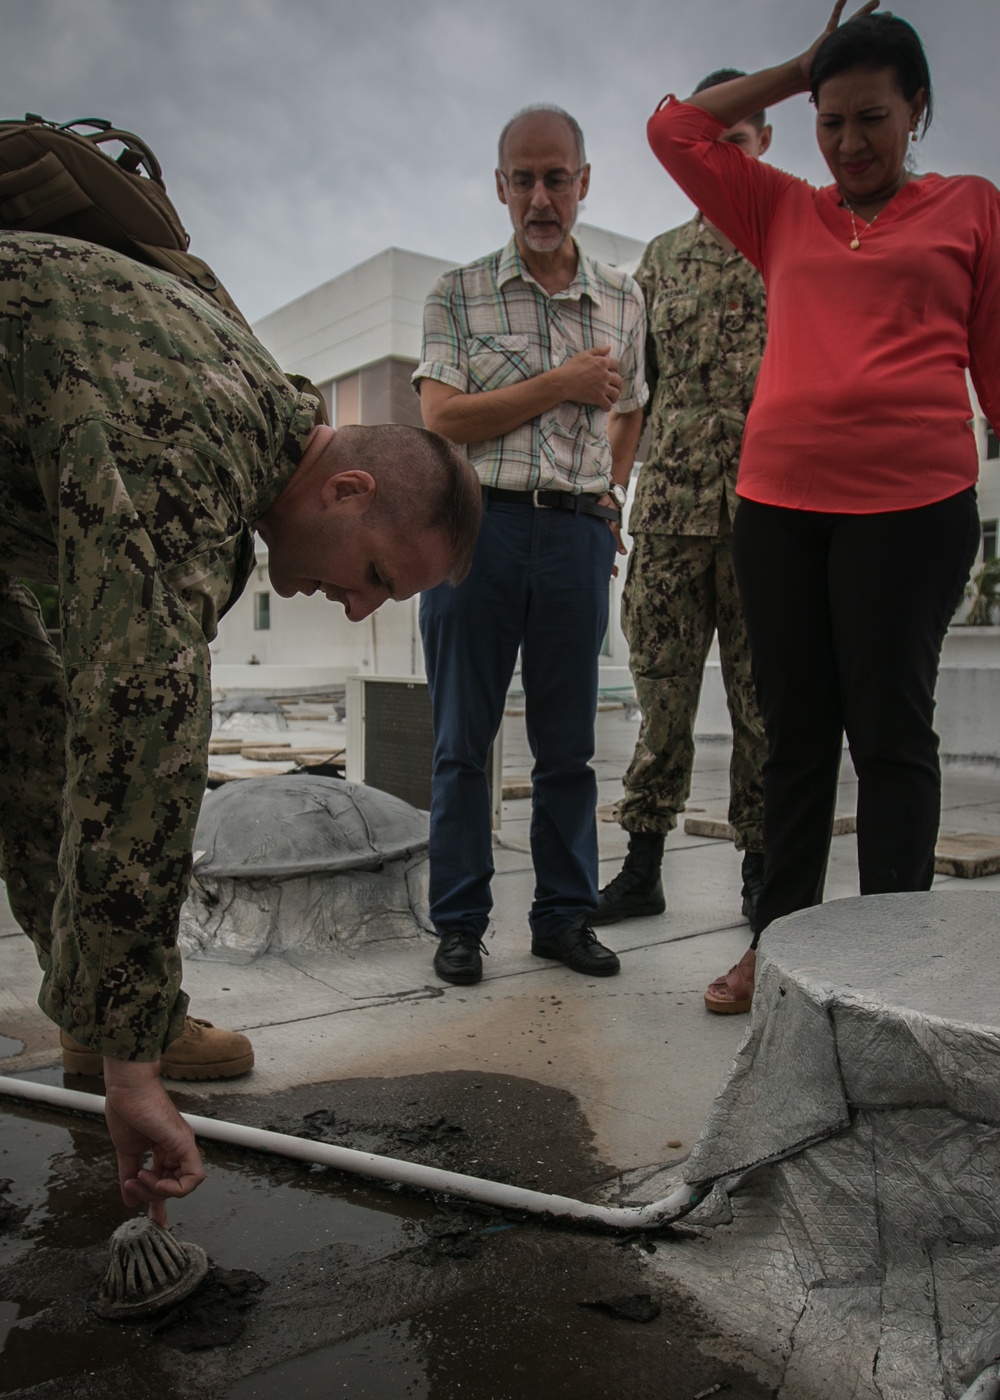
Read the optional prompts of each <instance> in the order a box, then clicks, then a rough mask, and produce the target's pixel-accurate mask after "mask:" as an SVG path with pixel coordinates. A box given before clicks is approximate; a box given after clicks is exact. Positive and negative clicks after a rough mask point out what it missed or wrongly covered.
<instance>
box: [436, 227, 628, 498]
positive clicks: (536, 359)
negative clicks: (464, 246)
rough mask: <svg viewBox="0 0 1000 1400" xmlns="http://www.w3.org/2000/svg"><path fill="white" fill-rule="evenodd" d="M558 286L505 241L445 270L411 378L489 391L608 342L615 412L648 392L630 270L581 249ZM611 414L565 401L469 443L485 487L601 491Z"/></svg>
mask: <svg viewBox="0 0 1000 1400" xmlns="http://www.w3.org/2000/svg"><path fill="white" fill-rule="evenodd" d="M577 254H578V264H577V272H576V276H575V277H574V279H573V281H572V282H571V283H570V285H569V286H568V287H567V288H566V289H565V291H562V292H556V293H554V294H553V295H551V296H550V295H549V294H548V293H547V292H545V290H544V289H543V288H542V287H541V286H540V285H539V284H538V283H537V282H536V281H535V279H534V278H533V277H532V276H531V274H530V273H529V272H528V270H527V268H526V267H525V266H524V264H523V262H522V261H521V257H520V254H519V253H518V250H517V244H516V242H515V241H514V239H513V238H512V239H511V241H510V242H509V243H508V244H507V246H506V247H505V248H502V249H500V250H499V251H498V252H496V253H491V254H490V255H489V257H486V258H481V259H480V260H479V261H478V262H474V263H470V264H469V265H468V266H467V267H460V268H456V269H455V270H454V271H453V272H447V273H445V275H444V276H443V277H442V278H440V280H439V281H438V282H437V284H436V285H435V287H434V288H433V290H432V291H431V293H430V295H429V296H428V298H427V301H426V304H425V306H424V340H423V353H422V359H421V363H420V364H419V365H418V366H417V368H416V370H415V372H414V375H413V382H414V384H415V385H416V386H417V387H419V383H420V380H421V379H437V380H439V381H440V382H441V383H442V384H450V385H452V386H453V387H454V388H456V389H458V390H459V391H460V392H461V393H464V394H477V393H486V392H488V391H489V390H491V389H500V388H504V387H506V386H507V385H510V384H515V383H517V382H518V381H519V380H522V379H532V378H534V376H535V375H538V374H543V373H544V372H545V371H546V370H550V369H556V368H558V366H559V365H561V364H563V363H564V362H565V361H566V360H569V359H572V357H573V356H574V355H577V354H579V353H580V352H581V351H582V350H589V349H591V348H592V347H593V346H595V345H610V346H611V354H612V356H613V357H614V358H615V359H616V360H617V361H618V362H619V365H620V367H621V376H622V393H621V398H620V399H619V400H618V403H617V405H616V411H617V412H619V413H628V412H630V411H631V410H632V409H635V408H641V407H642V406H643V405H644V404H645V402H646V398H647V390H646V383H645V367H644V351H645V341H646V312H645V307H644V304H643V300H642V293H641V292H640V291H639V288H638V286H637V284H636V283H635V282H634V281H633V279H632V278H631V277H630V276H629V275H628V274H627V273H624V272H619V271H618V270H617V269H615V268H611V267H605V266H604V265H603V264H601V263H598V262H594V261H593V260H592V259H590V258H587V257H585V256H584V254H583V253H582V251H581V250H580V248H579V245H577ZM607 419H608V415H607V413H606V412H605V411H604V410H603V409H600V408H595V407H592V406H591V405H589V404H579V403H572V402H566V403H561V404H557V405H556V406H555V407H554V408H551V409H549V410H548V411H547V412H546V413H542V414H540V415H539V416H538V417H537V418H532V419H531V420H530V421H529V422H527V423H523V424H522V425H521V426H520V427H519V428H515V429H514V430H513V431H512V432H509V433H505V434H504V435H503V437H498V438H492V439H490V440H489V441H486V442H473V443H468V444H466V450H467V452H468V455H469V458H470V460H471V461H472V464H473V466H474V467H475V469H476V471H477V472H478V474H479V479H480V481H481V482H482V483H483V485H484V486H499V487H504V488H506V489H508V490H515V491H527V490H538V489H544V490H556V491H572V492H588V493H593V494H596V495H602V494H603V493H604V491H606V490H607V487H608V485H609V483H610V481H611V448H610V446H609V444H608V433H607Z"/></svg>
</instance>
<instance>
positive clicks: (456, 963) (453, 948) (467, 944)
mask: <svg viewBox="0 0 1000 1400" xmlns="http://www.w3.org/2000/svg"><path fill="white" fill-rule="evenodd" d="M485 952H486V949H485V948H484V947H483V942H482V939H481V938H480V937H479V934H478V933H473V932H472V930H471V929H467V928H463V929H459V930H458V931H457V932H453V933H444V934H442V935H441V942H440V943H439V944H438V950H437V952H436V953H435V954H434V971H435V972H436V973H437V975H438V976H439V977H440V978H442V979H443V980H444V981H445V982H454V983H455V984H456V985H457V986H459V987H469V986H471V985H472V983H473V982H478V981H479V979H480V978H481V977H482V975H483V959H482V956H481V954H482V953H485ZM487 956H489V954H487Z"/></svg>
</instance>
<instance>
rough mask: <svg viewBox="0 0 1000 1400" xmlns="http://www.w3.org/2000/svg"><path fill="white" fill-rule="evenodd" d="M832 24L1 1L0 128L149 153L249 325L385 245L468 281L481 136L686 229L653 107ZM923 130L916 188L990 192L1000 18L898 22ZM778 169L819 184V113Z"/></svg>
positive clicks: (792, 117)
mask: <svg viewBox="0 0 1000 1400" xmlns="http://www.w3.org/2000/svg"><path fill="white" fill-rule="evenodd" d="M828 10H829V0H820V3H819V4H815V5H814V4H812V3H810V0H617V3H608V2H607V0H604V2H602V0H496V3H484V0H423V3H416V4H414V3H403V0H0V21H2V26H3V27H2V31H0V32H2V44H0V92H2V95H3V105H2V108H0V112H2V114H4V115H6V116H10V117H20V116H23V115H24V113H25V111H33V112H40V113H41V114H42V115H44V116H46V117H50V118H53V119H57V120H63V121H65V120H69V119H71V118H75V117H109V118H111V119H112V120H113V121H114V122H115V123H116V124H117V125H119V126H124V127H127V128H130V129H131V130H134V131H137V132H138V133H139V134H140V135H142V136H143V137H145V138H146V139H147V140H148V141H149V143H150V145H152V147H153V149H154V150H155V151H156V153H157V155H158V156H159V157H160V160H161V163H162V165H163V169H164V172H165V175H166V179H167V188H168V191H169V193H170V195H171V197H172V198H173V200H174V202H175V204H176V205H177V206H178V208H179V210H180V212H181V215H182V218H183V219H184V222H185V224H186V225H187V228H188V231H189V232H190V234H191V239H192V244H191V246H192V251H194V252H196V253H198V254H199V255H200V256H201V257H203V258H205V259H206V260H207V261H208V262H210V263H211V264H212V265H213V267H214V268H215V270H216V272H217V273H218V274H219V276H220V277H221V278H222V280H223V281H224V282H226V283H227V285H228V286H229V289H230V291H231V292H232V293H233V295H234V296H235V298H236V300H237V301H238V302H239V303H240V305H241V306H242V308H243V310H244V312H245V313H246V315H247V316H249V317H250V318H251V319H255V318H256V317H259V316H261V315H263V314H264V313H265V312H268V311H272V310H274V309H275V308H276V307H278V306H281V305H283V304H284V303H285V302H287V301H290V300H291V299H292V298H293V297H296V296H299V295H300V294H301V293H303V292H306V291H308V290H309V289H310V288H312V287H314V286H316V285H317V284H319V283H320V282H323V281H326V280H327V279H328V278H330V277H333V276H335V275H336V274H337V273H340V272H343V271H344V270H345V269H346V268H349V267H351V266H352V265H353V264H355V263H358V262H361V261H363V260H364V259H365V258H368V257H371V256H372V255H373V254H375V253H377V252H379V251H380V250H381V249H382V248H386V247H389V246H392V245H395V246H397V247H403V248H410V249H415V250H416V251H418V252H422V253H431V254H435V255H437V256H439V257H443V258H454V259H456V260H458V261H463V262H464V261H468V260H470V259H472V258H475V257H478V256H479V255H480V254H482V253H486V252H488V251H489V250H490V249H492V248H495V247H497V246H499V245H500V244H501V243H503V242H505V241H506V238H507V236H508V234H509V224H508V222H507V214H506V210H505V209H504V208H503V207H502V206H501V205H500V204H499V203H498V202H497V199H496V194H495V192H494V188H493V177H492V171H493V167H494V165H495V163H496V136H497V132H498V130H499V128H500V127H501V126H502V125H503V123H504V121H505V120H506V119H507V117H508V116H509V115H510V114H511V113H512V112H513V111H515V110H516V109H517V108H519V107H521V106H524V105H525V104H526V103H530V102H544V101H548V102H557V103H560V104H561V105H563V106H565V107H567V108H568V109H569V110H570V111H572V112H573V113H574V114H575V115H576V116H577V118H578V119H579V121H580V122H581V124H582V126H583V129H584V133H585V135H586V138H587V147H588V155H589V157H590V160H591V164H592V167H593V174H592V180H591V192H590V196H589V198H588V200H587V204H586V207H585V209H584V210H583V212H582V215H581V217H582V218H583V219H585V220H586V221H587V222H588V223H592V224H599V225H602V226H603V227H605V228H610V229H614V230H615V231H617V232H620V233H627V234H631V235H632V236H633V237H637V238H642V239H646V238H650V237H651V236H652V235H653V234H655V233H657V232H659V231H660V230H661V229H664V228H668V227H670V226H671V225H673V224H676V223H679V222H680V221H681V220H682V219H684V218H685V217H687V215H688V213H689V210H690V206H689V205H688V204H687V201H686V200H685V199H684V197H683V196H682V195H681V194H680V193H679V191H677V190H676V189H675V188H674V186H673V185H672V183H671V182H670V180H669V179H668V177H667V176H666V175H665V173H664V172H663V170H662V169H661V167H660V166H659V165H658V164H657V162H656V161H655V160H654V158H653V157H652V155H651V154H650V152H649V149H648V147H647V145H646V139H645V123H646V119H647V117H648V116H649V113H650V112H651V111H652V109H653V107H654V106H655V105H656V103H657V102H658V100H659V99H660V97H661V96H662V95H663V94H664V93H665V92H667V91H668V90H672V91H677V92H678V93H679V94H681V95H683V94H684V93H686V92H689V91H690V90H691V88H692V87H693V86H694V84H695V82H696V81H697V80H698V79H699V78H700V77H701V76H703V75H704V74H705V73H706V72H708V71H710V70H711V69H713V68H718V67H722V66H734V67H740V68H749V69H752V68H756V67H762V66H764V65H766V64H769V63H774V62H777V61H779V60H782V59H785V58H788V57H791V56H792V54H794V53H796V52H799V51H801V50H802V49H803V48H805V47H806V46H807V44H808V43H809V42H810V40H811V39H812V38H814V37H815V35H816V33H818V32H819V30H820V29H821V28H822V25H823V23H824V22H825V18H826V15H827V13H828ZM898 13H900V14H901V15H903V17H904V18H906V19H908V20H909V21H910V22H911V23H912V24H914V25H915V27H916V28H917V29H918V31H919V32H920V34H921V36H922V38H923V40H924V43H925V45H926V47H927V51H928V55H929V58H930V64H931V72H932V76H933V79H934V83H935V87H936V96H937V107H938V109H937V115H936V117H935V121H934V125H933V127H932V128H931V132H930V134H929V136H928V137H927V139H926V140H925V142H924V144H923V146H922V148H919V149H920V155H919V162H920V168H922V169H924V170H939V171H941V172H943V173H946V174H952V173H957V172H972V173H976V174H980V175H985V176H987V177H988V178H989V179H991V180H994V181H995V182H997V183H1000V136H998V130H1000V121H998V110H997V107H998V104H997V100H996V93H997V89H998V80H997V72H998V63H1000V0H906V3H905V4H904V5H901V7H900V9H899V10H898ZM774 125H775V140H774V146H773V148H772V154H771V159H772V160H773V161H774V162H775V163H776V164H779V165H781V166H783V167H784V168H785V169H788V170H791V171H793V172H795V173H796V174H799V175H804V176H806V177H807V178H809V179H812V180H815V181H818V182H822V181H823V173H824V172H823V167H822V165H821V163H820V161H819V158H818V156H817V154H816V151H815V144H814V140H813V131H812V119H811V108H810V107H809V105H808V103H807V100H806V99H805V98H804V97H803V98H796V99H793V100H792V101H790V102H787V103H785V104H784V105H783V106H782V107H780V108H779V109H778V110H777V111H776V112H775V114H774Z"/></svg>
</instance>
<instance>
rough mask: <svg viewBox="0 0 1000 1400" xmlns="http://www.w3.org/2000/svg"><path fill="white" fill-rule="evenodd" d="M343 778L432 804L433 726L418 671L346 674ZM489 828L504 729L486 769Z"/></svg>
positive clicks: (496, 826)
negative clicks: (399, 674)
mask: <svg viewBox="0 0 1000 1400" xmlns="http://www.w3.org/2000/svg"><path fill="white" fill-rule="evenodd" d="M346 687H347V695H346V701H347V777H348V779H349V780H350V781H352V782H356V783H367V784H368V786H369V787H374V788H378V789H379V790H380V791H381V792H391V793H392V795H393V796H394V797H400V798H402V800H403V801H404V802H409V803H410V805H411V806H413V807H420V808H422V809H423V810H424V811H428V810H429V809H430V805H431V771H432V767H433V762H434V726H433V724H432V722H431V699H430V695H429V693H428V690H427V682H426V680H424V679H422V678H421V677H419V676H348V677H347V678H346ZM486 774H487V778H488V780H489V785H490V813H491V816H492V821H493V830H494V831H499V830H500V815H501V805H502V802H503V730H502V729H501V730H500V732H499V733H498V734H497V736H496V738H495V739H494V741H493V744H492V746H491V748H490V753H489V758H488V760H487V769H486Z"/></svg>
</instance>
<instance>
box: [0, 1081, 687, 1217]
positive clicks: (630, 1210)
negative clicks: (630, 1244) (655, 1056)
mask: <svg viewBox="0 0 1000 1400" xmlns="http://www.w3.org/2000/svg"><path fill="white" fill-rule="evenodd" d="M0 1094H6V1095H9V1096H10V1097H12V1098H19V1099H27V1100H28V1101H29V1102H32V1103H42V1104H47V1105H48V1106H49V1107H52V1108H63V1109H69V1110H70V1111H72V1112H74V1113H93V1114H103V1112H104V1099H103V1098H101V1097H99V1096H98V1095H96V1094H82V1093H80V1092H79V1091H77V1090H75V1089H63V1088H60V1087H58V1086H56V1085H53V1084H36V1083H33V1082H32V1081H31V1080H27V1079H11V1078H9V1077H4V1076H0ZM182 1117H183V1118H184V1120H185V1122H187V1123H188V1124H189V1125H190V1127H191V1129H192V1131H193V1132H194V1134H195V1136H196V1137H200V1138H206V1139H207V1140H209V1141H211V1142H226V1143H230V1144H231V1145H232V1146H234V1147H245V1148H249V1149H251V1150H252V1151H256V1152H270V1153H272V1154H274V1155H276V1156H279V1157H290V1158H293V1159H295V1160H297V1161H300V1162H311V1163H316V1164H318V1165H320V1166H325V1167H333V1168H335V1169H336V1170H337V1171H342V1172H353V1173H355V1174H356V1175H358V1176H367V1177H372V1178H374V1179H375V1180H378V1181H392V1182H398V1183H400V1184H402V1185H406V1186H416V1187H420V1188H421V1189H423V1190H425V1191H440V1192H443V1193H444V1194H446V1195H449V1196H460V1197H461V1198H462V1199H464V1200H467V1201H481V1202H482V1203H483V1204H484V1205H490V1206H496V1207H498V1208H499V1209H500V1210H523V1211H528V1212H529V1213H530V1214H532V1215H544V1216H548V1217H550V1218H551V1219H554V1220H563V1221H577V1222H580V1223H581V1224H589V1225H602V1226H604V1227H605V1228H608V1229H612V1230H655V1229H657V1228H658V1227H659V1226H662V1225H669V1224H670V1223H671V1221H673V1220H679V1219H680V1217H681V1216H683V1215H687V1213H688V1211H690V1210H693V1209H694V1207H695V1206H696V1205H697V1204H698V1203H699V1201H701V1200H703V1199H704V1197H705V1195H706V1194H707V1192H706V1191H705V1190H697V1189H695V1188H694V1187H691V1186H686V1185H682V1186H680V1187H678V1189H677V1190H676V1191H672V1192H671V1194H670V1195H669V1196H665V1197H664V1199H663V1200H662V1201H654V1202H653V1203H652V1204H651V1205H646V1206H599V1205H591V1204H590V1203H589V1202H587V1201H575V1200H572V1199H571V1198H570V1197H568V1196H550V1195H546V1193H545V1192H544V1191H529V1190H526V1189H525V1188H523V1187H520V1186H507V1185H504V1184H503V1183H502V1182H499V1181H488V1180H486V1179H485V1178H483V1177H478V1176H465V1175H464V1174H463V1173H462V1172H450V1171H443V1170H441V1169H439V1168H438V1167H425V1166H421V1165H420V1164H419V1163H417V1162H403V1161H400V1160H399V1159H398V1158H395V1157H379V1156H377V1155H376V1154H375V1153H373V1152H356V1151H355V1150H354V1149H353V1148H350V1147H337V1146H335V1145H333V1144H331V1143H325V1142H312V1141H310V1140H309V1139H307V1138H299V1137H292V1136H291V1135H290V1134H288V1133H272V1132H268V1131H267V1130H266V1129H264V1128H250V1127H247V1126H246V1125H245V1124H242V1123H226V1122H223V1121H222V1120H220V1119H218V1118H200V1117H198V1116H197V1115H196V1114H192V1113H185V1114H182Z"/></svg>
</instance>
